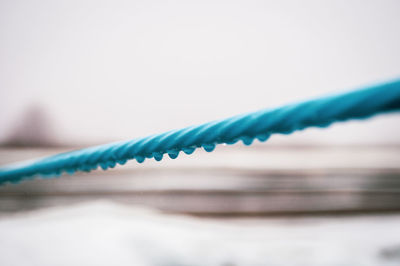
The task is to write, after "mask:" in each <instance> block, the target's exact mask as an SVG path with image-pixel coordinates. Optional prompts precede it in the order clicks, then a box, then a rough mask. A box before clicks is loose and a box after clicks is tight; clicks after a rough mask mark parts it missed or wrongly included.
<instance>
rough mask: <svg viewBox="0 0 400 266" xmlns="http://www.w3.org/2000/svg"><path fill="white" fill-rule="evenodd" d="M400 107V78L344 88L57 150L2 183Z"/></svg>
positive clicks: (0, 174) (0, 177)
mask: <svg viewBox="0 0 400 266" xmlns="http://www.w3.org/2000/svg"><path fill="white" fill-rule="evenodd" d="M399 110H400V80H397V81H394V82H388V83H385V84H380V85H376V86H373V87H369V88H366V89H361V90H355V91H351V92H348V93H344V94H339V95H334V96H329V97H324V98H319V99H314V100H309V101H305V102H300V103H296V104H290V105H286V106H283V107H279V108H276V109H265V110H260V111H257V112H252V113H248V114H242V115H238V116H234V117H231V118H228V119H224V120H218V121H213V122H209V123H205V124H202V125H198V126H191V127H187V128H183V129H179V130H173V131H169V132H166V133H161V134H156V135H152V136H148V137H143V138H137V139H133V140H130V141H122V142H116V143H111V144H106V145H101V146H96V147H91V148H86V149H82V150H76V151H72V152H66V153H61V154H57V155H54V156H50V157H46V158H43V159H39V160H36V161H33V162H27V163H20V164H16V165H12V166H5V167H3V168H0V184H2V183H6V182H12V183H16V182H19V181H21V180H24V179H29V178H32V177H33V176H36V175H41V176H45V177H51V176H59V175H61V174H62V173H63V172H66V173H69V174H73V173H74V172H76V171H78V170H81V171H85V172H89V171H91V170H94V169H96V168H97V167H98V166H100V167H101V168H102V169H104V170H106V169H107V168H113V167H114V166H115V165H116V164H121V165H122V164H125V163H126V161H127V160H131V159H136V161H138V162H139V163H142V162H143V161H144V160H145V158H154V159H155V160H157V161H160V160H161V159H162V158H163V155H164V154H165V153H167V154H168V155H169V157H171V158H172V159H175V158H176V157H178V155H179V152H181V151H183V152H184V153H186V154H191V153H193V152H194V150H195V149H196V148H198V147H203V148H204V149H205V150H206V151H208V152H211V151H213V150H214V148H215V145H216V144H220V143H227V144H234V143H236V142H237V141H238V140H242V141H243V143H244V144H246V145H250V144H251V143H252V141H253V140H254V139H255V138H257V139H258V140H260V141H266V140H267V139H268V138H269V136H270V135H271V134H276V133H280V134H290V133H292V132H293V131H296V130H302V129H305V128H307V127H326V126H329V125H330V124H332V123H333V122H337V121H345V120H349V119H364V118H368V117H370V116H372V115H376V114H379V113H386V112H395V111H399Z"/></svg>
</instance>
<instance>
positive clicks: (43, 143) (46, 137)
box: [2, 105, 56, 147]
mask: <svg viewBox="0 0 400 266" xmlns="http://www.w3.org/2000/svg"><path fill="white" fill-rule="evenodd" d="M2 146H7V147H51V146H56V143H55V141H54V138H53V134H52V127H51V122H50V119H49V117H48V116H47V113H46V112H45V111H44V110H43V108H42V107H40V106H38V105H34V106H31V107H30V108H28V110H27V111H26V112H25V113H24V114H23V116H22V118H21V119H19V120H18V121H16V122H15V127H14V129H13V130H12V131H11V134H10V136H9V137H8V138H7V139H6V140H5V141H4V142H3V143H2Z"/></svg>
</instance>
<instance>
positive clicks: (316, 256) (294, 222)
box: [0, 201, 400, 266]
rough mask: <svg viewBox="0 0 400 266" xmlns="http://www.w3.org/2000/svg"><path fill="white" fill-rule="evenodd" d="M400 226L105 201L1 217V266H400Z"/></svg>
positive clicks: (394, 218)
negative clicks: (188, 211)
mask: <svg viewBox="0 0 400 266" xmlns="http://www.w3.org/2000/svg"><path fill="white" fill-rule="evenodd" d="M399 223H400V215H385V216H359V217H353V216H348V217H324V218H316V217H314V218H300V217H299V218H261V219H260V218H257V219H214V220H213V219H204V218H202V219H200V218H194V217H186V216H175V215H167V214H162V213H159V212H156V211H153V210H148V209H142V208H132V207H127V206H124V205H117V204H115V203H112V202H105V201H100V202H93V203H86V204H81V205H73V206H69V207H63V208H54V209H44V210H40V211H35V212H27V213H19V214H15V215H12V216H3V217H2V218H1V219H0V250H1V256H0V265H9V266H12V265H41V266H46V265H52V266H53V265H144V266H145V265H163V266H167V265H225V266H227V265H399V264H400V226H399Z"/></svg>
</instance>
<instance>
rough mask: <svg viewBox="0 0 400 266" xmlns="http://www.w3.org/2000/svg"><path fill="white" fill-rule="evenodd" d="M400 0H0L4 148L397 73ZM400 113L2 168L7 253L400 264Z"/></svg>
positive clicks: (27, 147) (170, 121) (0, 225)
mask: <svg viewBox="0 0 400 266" xmlns="http://www.w3.org/2000/svg"><path fill="white" fill-rule="evenodd" d="M399 10H400V3H399V2H398V1H395V0H392V1H390V0H384V1H356V0H351V1H311V0H306V1H301V2H298V1H294V0H285V1H279V2H278V1H220V0H217V1H207V0H206V1H154V0H151V1H142V0H133V1H122V0H115V1H103V0H100V1H94V0H83V1H46V0H36V1H20V0H16V1H10V0H0V164H1V165H5V164H7V163H13V162H17V161H20V160H26V159H32V158H36V157H41V156H45V155H51V154H55V153H58V152H64V151H68V150H73V149H76V148H81V147H86V146H90V145H96V144H102V143H107V142H110V141H117V140H125V139H133V138H136V137H142V136H145V135H150V134H153V133H160V132H164V131H167V130H171V129H175V128H181V127H185V126H189V125H193V124H199V123H204V122H208V121H210V120H215V119H219V118H224V117H228V116H232V115H235V114H239V113H243V112H249V111H255V110H258V109H262V108H266V107H276V106H279V105H282V104H287V103H292V102H296V101H300V100H305V99H308V98H315V97H319V96H325V95H329V94H333V93H339V92H343V91H346V90H349V89H355V88H360V87H364V86H368V85H371V84H375V83H379V82H384V81H387V80H392V79H395V78H399V77H400V53H398V51H397V50H398V47H400V17H399V15H398V14H399ZM399 122H400V115H399V114H389V115H381V116H377V117H374V118H372V119H369V120H366V121H351V122H346V123H341V124H336V125H333V126H331V127H329V128H327V129H307V130H305V131H302V132H297V133H294V134H292V135H290V136H279V135H278V136H272V137H271V139H270V140H268V142H266V143H255V144H253V145H252V146H250V147H246V146H243V145H242V144H236V145H234V146H220V147H217V149H216V150H215V151H214V152H212V153H206V152H204V151H200V150H198V151H196V152H195V153H194V154H193V155H191V156H186V155H181V156H180V157H179V158H178V159H176V160H171V159H169V158H165V159H164V160H163V161H161V162H155V161H153V160H149V161H146V162H145V163H144V164H137V163H136V162H129V163H127V165H126V166H124V167H117V168H116V169H112V170H108V171H106V172H103V171H95V172H93V173H90V174H77V175H74V176H68V175H65V176H62V177H61V178H59V179H37V180H32V181H27V182H24V183H21V184H18V185H5V186H3V187H1V188H0V239H1V240H0V248H1V249H2V250H6V251H7V252H6V253H7V254H6V255H2V256H0V264H2V265H78V264H81V263H82V262H84V263H85V264H87V265H109V264H111V263H112V264H115V265H225V266H227V265H350V264H353V265H399V263H400V240H399V239H400V229H399V228H400V227H399V226H398V224H399V222H400V156H399V155H400V137H399V136H400V123H399ZM54 243H56V244H54Z"/></svg>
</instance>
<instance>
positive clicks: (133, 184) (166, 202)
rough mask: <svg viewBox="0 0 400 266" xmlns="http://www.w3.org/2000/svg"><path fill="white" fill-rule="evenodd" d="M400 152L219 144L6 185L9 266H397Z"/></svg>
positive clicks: (3, 202)
mask: <svg viewBox="0 0 400 266" xmlns="http://www.w3.org/2000/svg"><path fill="white" fill-rule="evenodd" d="M61 150H65V149H59V148H52V149H45V148H40V149H38V148H30V149H24V148H18V149H15V148H14V149H12V148H3V149H1V150H0V160H1V164H5V163H10V162H14V161H18V160H23V159H30V158H33V157H36V156H44V155H49V154H53V153H56V152H59V151H61ZM399 152H400V148H399V147H396V146H391V147H388V146H386V147H383V146H375V147H372V146H371V147H366V146H336V147H328V146H319V147H275V146H268V148H264V147H261V146H255V147H251V148H249V147H243V146H242V145H235V146H233V147H229V148H228V147H224V146H221V147H218V148H217V150H216V151H215V152H213V153H205V152H203V151H200V150H199V151H196V152H195V154H194V155H192V156H186V155H181V156H180V157H179V159H178V160H170V159H164V160H163V161H161V162H155V161H153V160H149V161H146V162H145V163H144V164H137V163H136V162H130V163H128V164H127V165H125V166H124V167H117V168H116V169H113V170H109V171H95V172H92V173H90V174H86V173H83V174H82V173H79V174H77V175H74V176H68V175H64V176H62V177H61V178H58V179H35V180H32V181H27V182H23V183H21V184H17V185H6V186H3V187H1V188H0V250H3V252H2V256H0V265H80V264H82V262H84V264H85V265H110V264H112V265H144V266H146V265H221V266H222V265H224V266H227V265H231V266H232V265H399V263H400V241H399V239H400V231H399V226H398V224H399V222H400V157H399V156H398V155H399ZM188 215H190V216H188Z"/></svg>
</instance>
